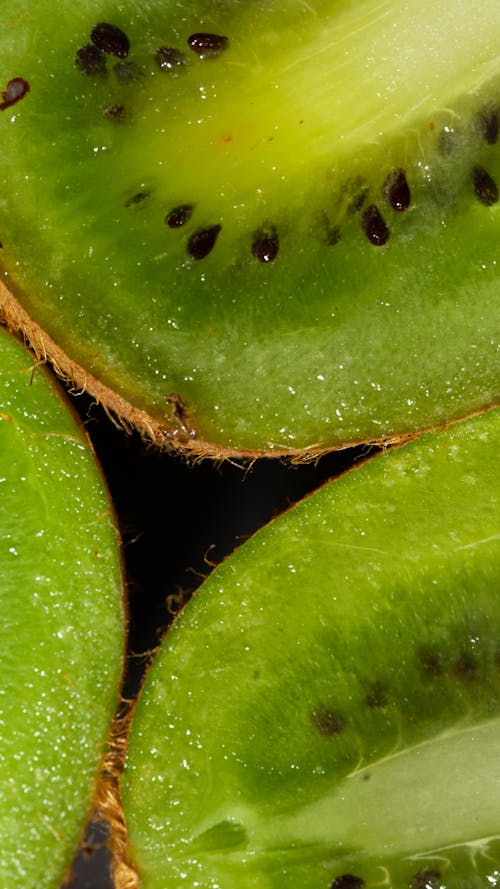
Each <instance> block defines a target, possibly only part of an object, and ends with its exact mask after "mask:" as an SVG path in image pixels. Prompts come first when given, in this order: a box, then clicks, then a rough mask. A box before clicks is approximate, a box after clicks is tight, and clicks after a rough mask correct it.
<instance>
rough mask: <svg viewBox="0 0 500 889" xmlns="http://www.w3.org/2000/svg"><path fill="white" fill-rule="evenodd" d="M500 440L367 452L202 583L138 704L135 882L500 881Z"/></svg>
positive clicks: (484, 422)
mask: <svg viewBox="0 0 500 889" xmlns="http://www.w3.org/2000/svg"><path fill="white" fill-rule="evenodd" d="M499 445H500V412H498V411H492V412H490V413H488V414H485V415H482V416H479V417H475V418H472V419H469V420H466V421H464V422H462V423H460V424H457V425H456V426H454V427H453V428H450V429H449V430H448V431H446V432H444V433H432V434H431V433H428V434H427V435H425V436H423V437H422V438H421V439H420V440H418V441H414V442H411V443H409V444H407V445H405V446H404V447H402V448H399V449H396V450H392V451H390V452H386V453H384V454H381V455H379V456H376V457H374V458H373V459H371V460H369V461H367V462H365V463H363V464H362V465H360V466H359V467H358V468H355V469H353V470H351V471H350V472H349V473H347V474H345V475H344V476H342V477H341V478H340V479H338V480H336V481H334V482H330V483H328V484H327V485H325V486H324V487H323V488H321V489H320V490H319V491H317V492H316V493H315V494H314V495H312V496H311V497H309V498H308V499H306V500H304V501H302V503H300V504H299V505H298V506H296V507H294V508H293V509H292V510H290V511H288V512H287V513H285V514H284V515H283V516H281V517H280V518H278V519H276V520H275V521H273V522H272V523H271V524H270V525H268V526H267V527H266V528H264V529H263V530H261V531H260V532H258V533H257V534H256V535H255V536H254V537H253V538H252V539H251V540H250V541H247V542H246V543H245V544H244V545H243V546H242V547H241V548H240V549H239V550H238V551H237V552H236V553H234V554H233V555H232V556H231V557H230V558H229V559H227V560H226V562H224V563H223V564H222V565H220V566H219V567H218V568H217V569H216V570H215V571H214V573H213V574H212V575H211V576H210V578H208V579H207V580H206V581H205V584H204V585H203V587H202V588H201V590H200V591H199V593H198V594H197V595H196V596H195V597H194V599H193V600H192V601H191V602H190V604H189V605H187V607H186V608H185V610H184V611H183V613H182V614H181V615H180V617H179V618H178V619H177V620H176V622H175V624H174V626H173V628H172V630H171V632H169V633H168V635H167V637H166V638H165V640H164V643H163V646H162V648H161V649H160V651H159V654H158V656H157V659H156V661H155V663H154V664H153V666H152V667H151V669H150V671H149V674H148V676H147V678H146V681H145V685H144V687H143V690H142V693H141V695H140V697H139V701H138V704H137V709H136V712H135V716H134V720H133V722H132V729H131V734H130V738H129V743H128V752H127V759H126V765H125V771H124V775H123V781H122V799H123V806H124V812H125V817H126V821H127V824H128V830H129V850H128V856H129V861H130V862H132V863H133V864H134V866H135V867H136V869H137V872H138V874H139V882H140V886H141V887H142V889H167V887H168V889H180V887H183V886H197V887H199V889H233V887H235V886H237V887H239V889H250V887H251V889H290V887H303V889H361V887H366V889H375V887H381V886H386V887H390V889H438V887H440V889H479V887H481V889H486V887H489V886H497V885H499V882H500V789H499V783H498V762H499V757H500V671H499V666H500V647H499V639H500V598H499V596H498V558H499V547H500V534H499V519H498V515H499V511H498V508H499V497H500V488H499V483H498V459H497V455H498V448H499Z"/></svg>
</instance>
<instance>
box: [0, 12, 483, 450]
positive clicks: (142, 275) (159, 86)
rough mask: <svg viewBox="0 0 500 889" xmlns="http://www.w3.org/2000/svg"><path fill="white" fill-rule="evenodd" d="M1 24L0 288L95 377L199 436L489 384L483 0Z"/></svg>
mask: <svg viewBox="0 0 500 889" xmlns="http://www.w3.org/2000/svg"><path fill="white" fill-rule="evenodd" d="M4 18H5V20H6V21H7V25H6V26H5V27H4V28H3V29H2V33H1V35H0V50H1V60H2V61H1V65H0V85H2V86H3V90H4V92H3V102H2V103H1V105H0V108H1V113H0V160H1V165H0V169H1V173H0V176H1V185H2V199H1V202H0V241H1V242H2V245H3V247H2V250H1V263H2V270H3V281H4V283H5V284H6V286H7V287H8V288H9V290H10V291H12V292H13V293H14V294H15V295H16V296H17V297H18V299H19V300H20V302H21V304H22V305H23V306H24V308H25V309H26V310H27V311H28V313H29V314H30V315H31V316H32V318H33V319H34V320H35V321H36V322H37V323H38V324H39V325H41V327H42V328H43V329H44V330H45V331H46V333H47V334H48V335H49V336H50V337H51V338H52V339H54V340H55V341H56V342H57V344H58V345H59V346H60V347H62V349H63V350H64V351H65V353H67V354H68V355H69V356H70V357H71V358H72V359H74V360H75V361H76V362H78V364H79V365H81V366H82V367H83V369H84V372H85V373H86V374H87V377H88V380H90V379H91V376H92V377H94V378H96V379H97V380H98V381H99V383H100V384H103V385H105V386H107V387H110V388H111V389H112V390H113V391H115V392H116V393H118V395H119V396H120V397H121V398H123V399H125V401H126V402H127V403H128V404H131V405H134V406H136V407H137V408H138V409H141V410H144V411H146V412H147V414H148V415H149V416H150V417H151V423H152V424H153V425H155V428H158V429H159V430H161V429H164V430H165V435H166V437H167V439H168V437H169V436H170V437H175V436H177V437H178V438H180V439H181V440H182V441H183V442H184V444H185V445H186V446H192V447H193V448H196V447H199V448H201V449H203V442H205V443H210V444H206V447H207V448H209V449H210V447H211V448H212V451H214V452H215V453H218V452H219V453H220V452H222V451H224V450H228V449H229V450H231V449H232V450H243V451H244V450H246V451H252V452H254V451H257V452H261V451H269V450H274V451H300V450H304V449H321V448H330V447H339V446H342V445H345V444H346V443H348V442H359V441H367V440H380V439H384V438H388V437H397V436H401V435H404V434H411V433H414V432H415V431H418V430H422V429H423V428H427V427H429V426H431V425H437V424H442V423H444V422H446V421H448V420H450V419H455V418H457V417H461V416H464V415H465V414H468V413H471V412H473V411H476V410H479V409H482V408H483V407H485V406H487V405H490V404H493V403H494V402H495V401H496V400H497V399H498V380H499V367H498V334H499V313H498V290H499V279H498V274H499V273H498V266H497V259H498V242H499V238H500V215H499V207H498V201H497V198H498V189H497V184H498V183H499V182H500V145H499V142H498V128H499V114H500V111H499V107H500V66H499V63H498V43H499V38H500V7H499V4H498V2H496V0H486V2H485V3H483V4H481V10H480V12H478V9H477V5H476V4H473V3H472V2H470V0H453V2H450V0H437V2H433V3H430V2H421V0H418V2H417V0H405V2H396V0H386V2H382V0H358V2H356V3H351V2H347V0H342V2H333V0H315V2H311V3H304V2H303V0H287V2H285V3H283V2H282V3H277V2H268V0H266V2H264V0H252V2H249V3H235V2H232V0H218V2H216V0H199V2H197V3H196V4H195V3H191V4H183V5H182V4H181V5H179V4H178V3H174V2H172V0H167V2H161V3H159V2H150V0H141V2H138V0H135V2H133V0H129V2H126V3H117V2H110V0H106V2H105V0H85V2H83V0H73V2H71V3H70V2H69V0H57V2H56V3H54V2H53V0H50V2H49V0H40V2H39V3H37V4H36V5H33V4H32V5H30V6H29V7H26V4H25V3H21V2H20V0H14V2H12V3H9V4H8V10H7V9H6V10H5V16H4ZM56 22H57V25H56V24H55V23H56ZM103 24H104V25H106V26H107V27H108V32H109V30H110V29H111V38H110V37H109V33H108V41H109V40H111V42H110V43H106V34H105V33H104V38H103V36H102V34H103V31H102V26H103ZM99 28H100V29H101V30H100V31H99ZM113 29H114V31H113ZM95 31H97V32H98V35H97V36H96V34H95ZM113 34H114V37H115V40H116V41H117V45H115V46H113ZM117 34H118V36H116V35H117ZM121 34H123V37H120V35H121ZM92 35H94V36H92ZM99 35H100V36H99ZM200 35H201V36H200ZM120 40H121V41H122V44H120ZM103 46H104V49H103V48H102V47H103ZM89 47H90V49H89ZM4 299H5V296H4ZM47 351H48V353H49V354H50V346H48V347H47ZM85 379H86V378H84V383H83V384H84V385H85V384H86V382H85ZM88 385H89V386H90V387H91V384H90V383H88ZM102 397H103V398H104V400H105V395H102ZM198 443H199V444H198Z"/></svg>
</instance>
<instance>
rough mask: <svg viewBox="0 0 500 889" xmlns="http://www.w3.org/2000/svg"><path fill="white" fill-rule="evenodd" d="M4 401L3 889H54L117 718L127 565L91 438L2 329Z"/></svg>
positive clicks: (0, 530) (0, 462)
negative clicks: (122, 558)
mask: <svg viewBox="0 0 500 889" xmlns="http://www.w3.org/2000/svg"><path fill="white" fill-rule="evenodd" d="M0 393H1V394H0V495H1V496H0V544H1V546H0V637H1V640H2V648H1V654H0V668H1V674H2V679H1V682H0V885H1V886H2V887H9V889H34V887H42V886H43V887H44V889H58V887H59V886H60V885H61V882H62V879H63V877H64V875H65V872H66V871H67V869H68V867H69V865H70V863H71V860H72V857H73V855H74V854H75V852H76V849H77V846H78V841H79V839H80V837H81V833H82V830H83V826H84V823H85V819H86V816H87V815H88V814H89V810H90V807H91V804H92V800H93V798H94V795H95V793H96V792H97V784H96V775H97V772H98V769H99V766H100V764H101V761H102V758H103V755H104V752H105V750H106V743H107V736H108V733H109V730H110V725H111V722H112V719H113V715H114V711H115V708H116V704H117V698H118V687H119V681H120V675H121V668H122V654H123V606H122V584H121V568H120V556H119V548H118V541H117V532H116V529H115V525H114V521H113V516H112V512H111V508H110V503H109V499H108V495H107V492H106V490H105V488H104V485H103V482H102V479H101V476H100V472H99V470H98V468H97V466H96V464H95V459H94V455H93V453H92V451H91V449H90V447H89V445H88V442H87V440H86V436H85V435H84V433H83V431H82V429H81V428H80V426H79V425H77V423H76V422H75V419H74V418H73V416H72V414H71V413H70V411H69V410H68V407H67V405H66V404H65V403H64V402H63V400H62V398H61V394H60V393H59V391H58V390H57V389H56V388H55V387H54V381H53V380H52V381H51V380H50V378H49V377H48V375H47V373H46V371H44V370H43V369H41V368H36V370H35V369H34V362H33V356H32V355H31V354H29V353H28V352H27V351H26V349H25V348H24V347H23V346H21V345H20V344H19V343H18V342H16V341H14V340H13V339H12V337H11V336H10V335H9V334H7V333H6V331H5V330H3V329H0Z"/></svg>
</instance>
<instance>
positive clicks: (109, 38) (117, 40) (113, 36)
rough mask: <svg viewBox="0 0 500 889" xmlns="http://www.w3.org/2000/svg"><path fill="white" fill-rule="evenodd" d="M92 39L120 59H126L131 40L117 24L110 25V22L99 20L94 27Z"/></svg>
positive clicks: (100, 47) (105, 50)
mask: <svg viewBox="0 0 500 889" xmlns="http://www.w3.org/2000/svg"><path fill="white" fill-rule="evenodd" d="M90 39H91V41H92V43H93V44H94V46H97V47H98V48H99V49H102V50H103V51H104V52H108V53H110V54H111V55H112V56H118V58H119V59H126V58H127V56H128V51H129V49H130V41H129V39H128V37H127V35H126V34H125V33H124V31H122V30H121V28H117V27H116V25H110V24H109V23H108V22H99V24H97V25H96V26H95V28H93V30H92V33H91V35H90Z"/></svg>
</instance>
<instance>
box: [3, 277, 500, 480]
mask: <svg viewBox="0 0 500 889" xmlns="http://www.w3.org/2000/svg"><path fill="white" fill-rule="evenodd" d="M0 323H2V324H3V325H4V326H5V327H7V329H8V330H10V331H11V332H12V333H14V334H15V335H17V336H21V337H22V338H23V339H24V342H25V343H26V345H27V346H29V348H30V349H31V350H32V351H33V353H34V355H35V358H36V360H37V362H39V363H49V364H51V365H52V367H53V369H54V371H55V373H56V374H57V376H58V377H60V379H62V380H63V381H64V382H65V383H66V384H67V385H68V386H69V387H70V391H71V393H72V394H73V395H78V394H83V393H86V394H87V395H90V396H91V397H92V398H93V399H95V402H96V403H97V404H99V405H100V406H102V408H103V409H104V410H105V412H106V413H107V415H108V416H109V418H110V420H111V421H112V422H113V423H114V424H115V425H116V426H118V427H119V428H120V429H123V430H124V431H125V432H128V433H130V432H132V431H136V432H138V433H139V435H140V436H141V438H142V439H143V440H144V441H145V442H146V443H148V444H152V445H154V446H155V447H157V448H159V449H160V450H161V451H166V452H171V453H177V454H182V456H183V457H185V458H186V459H187V460H188V461H189V462H198V461H201V460H204V459H207V458H208V459H210V460H212V461H214V462H216V463H217V462H224V461H226V460H231V461H238V462H241V463H243V464H244V465H247V464H251V463H252V462H253V461H254V460H257V459H258V458H259V457H272V458H281V459H283V458H286V459H288V460H290V462H292V463H297V464H300V463H310V462H313V461H315V460H317V459H318V458H319V457H321V456H322V455H323V454H327V453H331V452H332V451H336V450H345V449H347V448H351V447H355V446H358V445H366V446H367V447H370V446H372V445H376V446H378V447H382V448H388V447H392V446H399V445H403V444H406V442H408V441H411V440H412V439H415V438H418V437H419V436H420V435H423V434H424V433H426V432H430V431H437V430H439V429H444V428H446V427H447V426H449V425H452V424H454V423H457V422H460V421H461V420H463V419H466V418H467V417H468V416H473V415H475V414H482V413H486V412H487V411H488V410H490V409H491V408H494V407H497V406H498V403H497V402H496V401H495V402H494V403H492V404H487V405H485V406H484V407H482V408H481V409H480V410H476V411H473V412H470V413H468V414H465V415H464V416H463V417H458V418H454V419H452V420H450V421H449V422H446V423H440V424H435V425H429V426H427V427H425V428H423V429H420V430H418V431H417V432H407V433H399V434H396V433H395V434H393V435H385V436H381V437H380V438H370V439H360V440H356V441H346V442H343V444H342V445H334V446H333V447H332V446H331V445H330V446H327V445H325V443H324V442H321V441H318V442H311V444H310V445H308V446H307V447H306V448H301V449H296V450H294V449H292V448H269V449H268V450H255V451H249V450H239V449H237V448H230V447H221V446H219V445H215V444H213V443H211V442H207V441H205V440H203V439H202V438H200V437H198V433H197V429H196V419H195V417H193V416H192V414H191V412H190V410H189V406H188V405H185V404H184V402H183V401H182V399H181V398H180V396H179V395H177V394H176V393H169V394H166V396H165V403H166V405H168V407H169V411H168V414H166V416H165V417H164V418H162V419H161V420H160V419H158V418H157V417H152V416H151V415H150V414H148V413H147V411H144V410H142V409H141V408H138V407H135V406H134V405H133V404H131V403H130V402H129V401H127V400H126V399H125V398H122V396H120V395H118V393H117V392H115V391H114V390H113V389H111V388H110V387H108V386H105V385H104V384H103V383H101V382H100V380H98V379H97V377H95V376H93V375H92V374H90V373H89V372H88V371H86V370H85V368H83V367H81V365H79V364H77V362H76V361H73V359H72V358H70V357H69V356H68V355H67V354H66V352H64V351H63V349H61V347H60V346H59V345H58V344H57V343H56V342H55V341H54V340H53V339H52V338H51V337H50V336H49V335H48V334H47V333H46V332H45V331H44V330H43V329H42V328H41V327H40V325H39V324H37V323H36V321H34V320H33V319H32V318H31V317H30V315H29V314H28V313H27V312H26V311H25V309H23V307H22V306H21V304H20V303H19V302H18V300H17V299H16V297H15V296H14V294H13V293H11V291H10V290H8V288H7V287H6V286H5V284H3V282H1V281H0Z"/></svg>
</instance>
